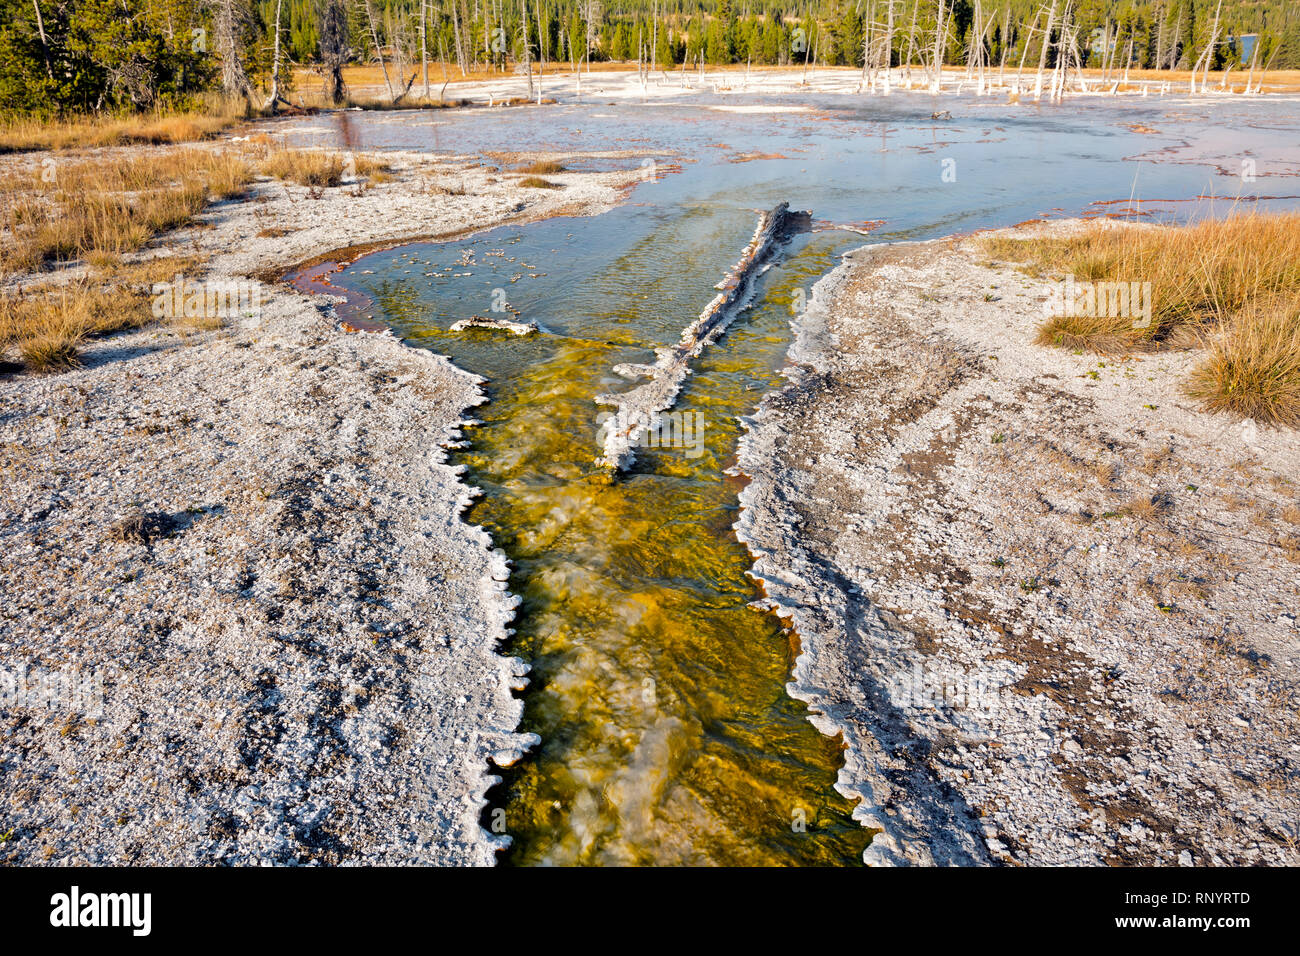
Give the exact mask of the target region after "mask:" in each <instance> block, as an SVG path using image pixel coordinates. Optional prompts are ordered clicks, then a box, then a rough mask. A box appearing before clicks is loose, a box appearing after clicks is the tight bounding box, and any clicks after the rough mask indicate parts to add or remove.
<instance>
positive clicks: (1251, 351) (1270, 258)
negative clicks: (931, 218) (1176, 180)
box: [983, 213, 1300, 427]
mask: <svg viewBox="0 0 1300 956" xmlns="http://www.w3.org/2000/svg"><path fill="white" fill-rule="evenodd" d="M983 248H984V251H985V253H986V254H988V255H989V256H991V257H993V258H995V259H1001V260H1004V261H1011V262H1017V263H1021V264H1022V265H1021V267H1022V268H1023V269H1025V271H1027V272H1029V274H1031V275H1037V276H1061V275H1073V276H1074V278H1075V280H1076V282H1137V283H1146V282H1149V283H1151V287H1152V318H1151V322H1150V324H1149V325H1148V326H1146V327H1145V328H1139V327H1136V324H1135V323H1134V321H1133V319H1132V317H1131V316H1123V315H1118V316H1108V315H1092V316H1086V315H1084V316H1080V315H1057V316H1053V317H1052V318H1050V319H1049V320H1048V321H1047V322H1045V323H1044V324H1043V325H1042V326H1041V327H1040V329H1039V333H1038V341H1039V343H1040V344H1044V345H1055V346H1059V347H1063V348H1068V349H1073V350H1087V351H1093V352H1100V353H1102V354H1121V353H1125V352H1139V351H1154V350H1157V349H1168V348H1186V347H1197V346H1199V347H1205V348H1207V349H1208V356H1207V358H1206V359H1205V360H1204V361H1203V362H1202V363H1201V364H1199V365H1198V366H1197V367H1196V369H1195V371H1194V372H1193V373H1192V375H1191V377H1190V380H1189V381H1188V383H1187V390H1188V392H1189V394H1191V395H1192V396H1193V397H1195V398H1198V399H1200V400H1201V402H1202V403H1203V404H1204V406H1205V407H1206V408H1207V409H1209V410H1212V411H1220V412H1228V413H1231V414H1234V415H1240V416H1243V417H1249V418H1252V419H1254V420H1256V421H1258V422H1261V423H1267V424H1272V425H1286V426H1290V427H1300V307H1298V306H1297V305H1296V303H1298V302H1300V213H1280V214H1267V215H1265V214H1259V213H1252V214H1244V215H1236V216H1231V217H1229V218H1227V219H1223V220H1209V221H1205V222H1200V223H1195V224H1193V225H1189V226H1182V227H1166V228H1158V229H1151V228H1141V227H1133V226H1115V225H1113V224H1111V225H1107V224H1101V223H1098V224H1095V225H1093V226H1091V227H1089V228H1088V229H1086V230H1084V231H1082V232H1080V233H1078V234H1075V235H1072V236H1066V237H1059V238H1057V237H1042V238H1031V239H1012V238H1007V237H1004V236H999V237H991V238H988V239H985V240H984V241H983Z"/></svg>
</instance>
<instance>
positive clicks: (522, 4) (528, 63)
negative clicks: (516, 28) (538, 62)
mask: <svg viewBox="0 0 1300 956" xmlns="http://www.w3.org/2000/svg"><path fill="white" fill-rule="evenodd" d="M519 12H520V13H521V14H523V18H524V24H523V31H524V69H525V70H527V71H528V98H529V99H530V100H531V99H532V98H533V57H532V54H531V53H530V52H529V51H528V3H527V0H519Z"/></svg>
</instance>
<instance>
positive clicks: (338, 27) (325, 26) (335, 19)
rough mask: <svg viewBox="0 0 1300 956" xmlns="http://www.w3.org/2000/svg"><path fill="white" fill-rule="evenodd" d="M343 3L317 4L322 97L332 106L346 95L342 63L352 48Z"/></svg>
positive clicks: (325, 0) (340, 0)
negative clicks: (323, 83) (323, 82)
mask: <svg viewBox="0 0 1300 956" xmlns="http://www.w3.org/2000/svg"><path fill="white" fill-rule="evenodd" d="M343 4H344V0H323V2H322V3H321V4H320V6H319V7H318V8H317V10H318V12H317V20H318V23H319V31H320V59H321V70H322V71H323V72H324V74H325V99H326V100H327V101H329V103H331V104H332V105H334V106H338V105H340V104H341V103H343V102H344V101H345V100H346V99H347V86H346V85H345V84H344V82H343V66H344V64H346V63H347V62H348V60H349V59H351V58H352V48H351V47H349V46H348V14H347V10H346V9H345V8H344V6H343Z"/></svg>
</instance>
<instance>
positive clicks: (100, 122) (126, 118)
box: [0, 98, 251, 153]
mask: <svg viewBox="0 0 1300 956" xmlns="http://www.w3.org/2000/svg"><path fill="white" fill-rule="evenodd" d="M249 118H251V117H250V116H249V113H248V109H247V104H245V103H244V102H243V101H242V100H233V101H228V100H224V99H221V98H213V99H211V100H209V101H208V102H207V103H206V104H205V105H204V106H203V107H202V108H200V109H196V110H192V111H186V112H156V113H143V114H128V115H123V116H118V115H87V116H72V117H68V118H64V119H40V118H35V117H7V118H0V153H13V152H25V151H28V150H38V149H76V148H81V147H94V146H130V145H133V144H137V143H141V144H148V145H163V144H176V143H190V142H196V141H198V140H205V139H211V138H212V137H214V136H216V135H217V134H218V133H221V132H224V131H225V130H227V129H230V128H231V127H232V126H236V125H237V124H239V123H242V122H243V121H244V120H246V119H249Z"/></svg>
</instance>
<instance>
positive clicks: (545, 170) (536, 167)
mask: <svg viewBox="0 0 1300 956" xmlns="http://www.w3.org/2000/svg"><path fill="white" fill-rule="evenodd" d="M567 169H568V167H567V166H565V165H564V164H563V163H557V162H553V161H551V160H538V161H537V162H535V163H525V164H523V165H520V166H515V167H512V169H511V172H516V173H533V174H536V175H539V176H549V175H553V174H554V173H562V172H565V171H566V170H567Z"/></svg>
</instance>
